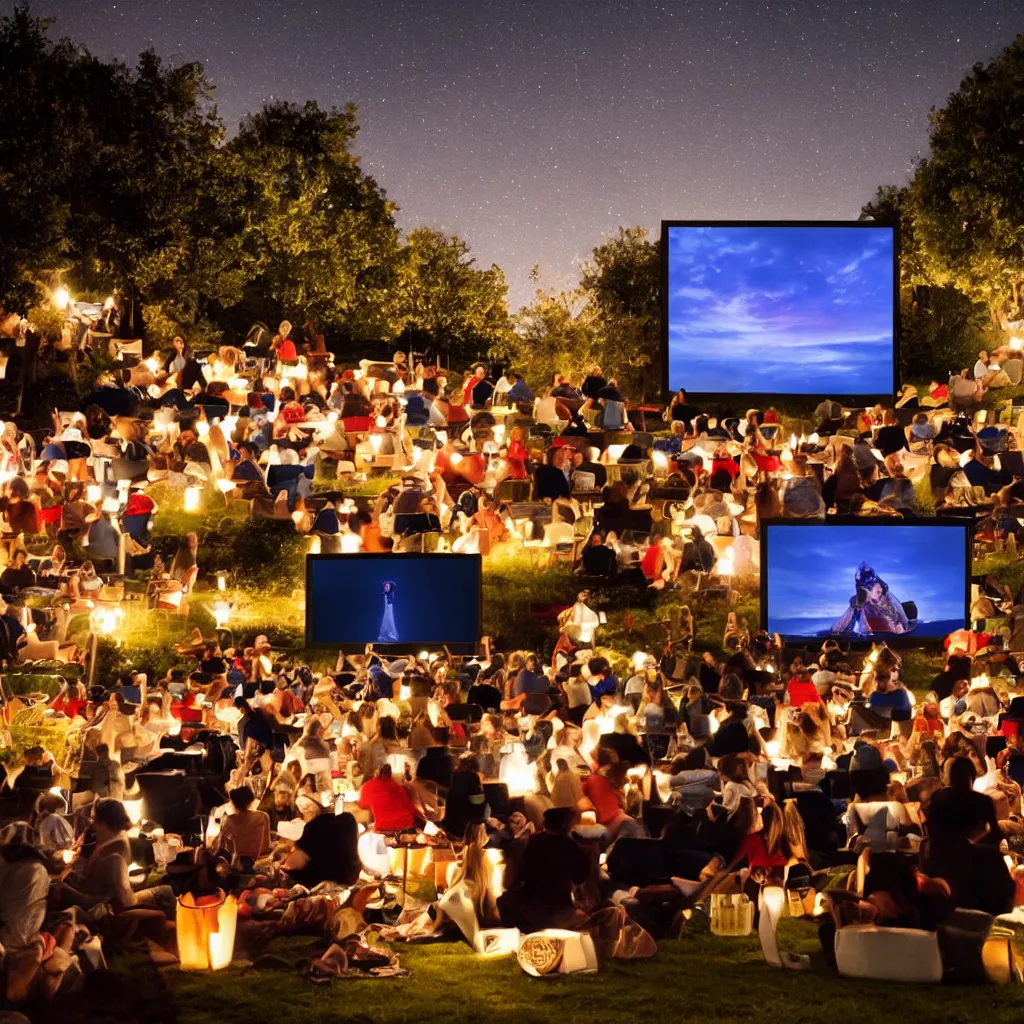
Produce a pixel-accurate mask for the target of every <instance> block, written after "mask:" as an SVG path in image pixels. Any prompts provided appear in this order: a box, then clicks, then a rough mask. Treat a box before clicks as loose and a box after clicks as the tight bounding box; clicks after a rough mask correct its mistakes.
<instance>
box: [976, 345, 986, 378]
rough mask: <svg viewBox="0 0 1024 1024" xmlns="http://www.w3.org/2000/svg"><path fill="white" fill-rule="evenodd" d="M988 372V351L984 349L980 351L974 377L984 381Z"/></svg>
mask: <svg viewBox="0 0 1024 1024" xmlns="http://www.w3.org/2000/svg"><path fill="white" fill-rule="evenodd" d="M986 373H988V353H987V352H986V351H985V350H984V349H982V350H981V351H980V352H979V353H978V361H977V362H976V363H975V364H974V379H975V380H980V381H983V380H984V379H985V374H986Z"/></svg>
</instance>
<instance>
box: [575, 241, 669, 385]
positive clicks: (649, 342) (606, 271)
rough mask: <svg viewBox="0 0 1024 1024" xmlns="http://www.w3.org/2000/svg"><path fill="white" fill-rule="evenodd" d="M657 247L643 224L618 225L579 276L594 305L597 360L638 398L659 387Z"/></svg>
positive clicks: (657, 244) (658, 275) (658, 257)
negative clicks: (622, 226)
mask: <svg viewBox="0 0 1024 1024" xmlns="http://www.w3.org/2000/svg"><path fill="white" fill-rule="evenodd" d="M660 248H661V246H660V244H659V243H658V242H652V241H650V240H649V238H648V235H647V231H646V230H645V229H644V228H640V227H634V228H619V233H618V234H617V235H616V236H615V237H614V238H612V239H610V240H609V241H607V242H604V243H603V244H602V245H599V246H598V247H597V248H596V249H594V251H593V253H592V255H591V258H590V261H589V262H588V263H587V265H586V266H585V267H584V269H583V277H582V281H581V284H582V287H583V289H584V291H585V292H586V293H587V295H588V297H589V299H590V301H591V302H592V303H593V305H594V313H595V324H596V327H597V338H596V353H595V355H596V357H597V359H598V362H600V363H602V364H603V365H604V368H605V369H606V371H607V372H609V373H610V372H612V370H613V369H614V372H615V374H616V377H617V379H618V381H619V385H620V387H622V388H623V389H624V391H626V392H627V393H628V394H629V395H630V396H631V397H634V398H637V399H640V398H644V397H648V398H653V397H655V396H658V395H660V392H661V388H662V384H661V365H660V357H659V352H660V347H661V305H660V289H661V262H660Z"/></svg>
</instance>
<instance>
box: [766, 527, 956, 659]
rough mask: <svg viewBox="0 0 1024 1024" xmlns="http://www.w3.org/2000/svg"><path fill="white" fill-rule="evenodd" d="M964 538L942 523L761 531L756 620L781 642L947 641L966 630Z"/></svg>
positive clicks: (954, 528)
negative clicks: (783, 639)
mask: <svg viewBox="0 0 1024 1024" xmlns="http://www.w3.org/2000/svg"><path fill="white" fill-rule="evenodd" d="M969 532H970V525H969V524H968V523H967V522H966V521H946V520H938V521H936V520H933V521H931V522H927V523H925V522H918V523H914V522H904V523H898V524H888V523H887V524H879V523H877V522H875V523H871V524H867V523H864V522H860V523H840V522H836V523H828V522H826V523H794V522H792V521H790V522H768V523H765V524H763V526H762V536H761V543H762V545H763V546H762V552H761V575H762V578H761V594H762V609H761V617H762V621H763V622H764V624H765V627H766V628H767V629H768V630H769V631H770V632H772V633H779V634H781V635H782V636H783V637H786V638H789V639H794V638H799V639H811V640H818V639H825V638H827V637H835V638H836V639H837V640H844V639H845V640H856V639H864V640H871V639H885V640H889V639H892V638H898V637H907V638H911V637H912V638H913V639H915V640H927V639H936V638H941V637H945V636H946V635H947V634H949V633H951V632H953V631H954V630H957V629H963V628H964V626H965V624H966V622H965V620H966V604H967V593H968V586H969V572H970V570H969V567H968V554H969V544H970V540H969Z"/></svg>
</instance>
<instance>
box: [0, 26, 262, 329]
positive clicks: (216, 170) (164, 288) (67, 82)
mask: <svg viewBox="0 0 1024 1024" xmlns="http://www.w3.org/2000/svg"><path fill="white" fill-rule="evenodd" d="M50 24H51V23H50V22H49V21H47V20H44V19H36V18H32V17H31V16H30V14H29V12H28V10H27V8H24V7H20V8H17V9H16V10H15V12H14V15H13V16H12V17H10V18H4V19H2V20H0V94H2V95H3V97H4V117H3V118H2V119H0V145H2V147H3V149H4V152H5V172H4V173H2V174H0V295H2V297H3V298H2V301H4V302H5V304H7V305H9V306H10V307H11V308H21V309H24V308H27V307H28V306H30V305H32V304H33V303H34V302H35V301H37V300H38V299H39V298H45V291H46V288H45V286H46V285H49V284H55V283H56V282H57V281H58V280H59V279H61V278H64V279H66V280H67V281H68V283H69V284H71V285H72V286H73V291H74V292H75V294H78V295H81V294H82V293H83V292H85V293H87V294H92V295H93V296H94V297H103V296H105V295H107V294H109V292H111V291H113V290H115V289H118V290H121V291H123V292H124V293H125V295H126V297H127V300H128V304H129V307H130V309H131V307H132V306H134V305H135V304H136V302H137V301H139V302H142V303H145V304H147V305H148V306H149V308H150V312H151V314H152V317H153V319H154V320H155V321H156V322H158V323H160V322H164V321H170V320H173V321H175V329H176V327H177V325H187V326H191V327H199V328H200V329H202V328H203V327H205V328H206V330H213V327H212V325H211V324H209V323H203V319H204V315H205V313H206V312H207V311H208V310H207V307H212V306H216V305H217V304H219V303H230V302H234V301H237V298H238V294H239V290H240V287H241V283H242V281H243V280H244V277H245V274H244V268H243V267H242V266H241V265H240V263H239V259H238V255H239V250H238V248H237V246H236V245H235V243H234V239H235V236H236V235H237V224H238V220H237V218H238V215H239V213H240V206H239V199H240V198H241V193H240V192H239V191H238V190H237V189H236V190H235V194H234V196H232V195H231V192H230V187H229V183H230V178H229V177H226V176H225V175H224V174H223V170H224V168H225V166H226V164H225V161H224V160H223V158H222V153H221V150H220V149H219V146H220V143H221V141H222V139H223V125H222V124H221V122H220V119H219V118H218V117H217V113H216V109H215V108H214V106H213V104H212V101H211V86H210V84H209V83H208V82H207V80H206V78H205V76H204V73H203V70H202V66H201V65H199V64H195V63H185V64H180V65H171V64H165V63H164V62H163V61H161V60H160V58H159V57H157V56H156V54H155V53H153V52H152V51H147V52H145V53H143V54H142V55H141V56H140V58H139V62H138V65H137V67H136V68H129V67H128V66H127V65H125V64H123V63H121V62H119V61H111V62H103V61H100V60H98V59H97V58H95V57H93V56H92V55H91V54H90V53H89V52H88V51H87V50H85V49H84V48H83V47H79V46H76V45H74V44H73V43H72V42H70V41H69V40H67V39H61V40H59V41H57V42H53V41H51V40H50V38H49V36H48V29H49V27H50ZM130 309H129V311H130Z"/></svg>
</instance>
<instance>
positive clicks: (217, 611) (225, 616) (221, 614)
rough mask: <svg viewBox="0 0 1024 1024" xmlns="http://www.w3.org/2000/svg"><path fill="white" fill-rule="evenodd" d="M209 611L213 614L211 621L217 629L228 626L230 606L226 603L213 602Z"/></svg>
mask: <svg viewBox="0 0 1024 1024" xmlns="http://www.w3.org/2000/svg"><path fill="white" fill-rule="evenodd" d="M210 610H211V611H212V612H213V620H214V622H216V624H217V628H218V629H220V628H221V627H223V626H226V625H227V624H228V620H229V619H230V618H231V605H229V604H228V603H227V601H214V603H213V605H212V606H211V609H210Z"/></svg>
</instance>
